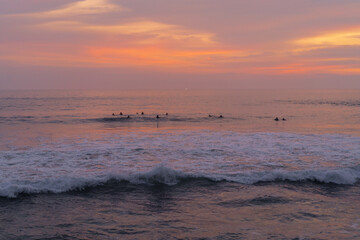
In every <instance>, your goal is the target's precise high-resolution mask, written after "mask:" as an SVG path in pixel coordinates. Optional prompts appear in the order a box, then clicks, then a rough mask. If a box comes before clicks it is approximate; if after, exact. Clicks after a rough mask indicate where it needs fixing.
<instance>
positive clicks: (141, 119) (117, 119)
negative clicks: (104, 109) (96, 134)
mask: <svg viewBox="0 0 360 240" xmlns="http://www.w3.org/2000/svg"><path fill="white" fill-rule="evenodd" d="M215 119H219V120H222V119H231V120H243V119H242V118H233V117H230V118H229V117H227V118H220V117H219V116H217V115H214V116H211V117H206V116H204V117H180V116H172V117H170V116H163V115H159V118H157V117H156V115H153V116H146V117H143V116H137V115H135V116H131V115H130V118H128V117H127V115H126V116H114V117H105V118H96V119H86V120H85V121H96V122H105V123H106V122H159V121H161V122H163V121H168V122H204V121H210V120H215Z"/></svg>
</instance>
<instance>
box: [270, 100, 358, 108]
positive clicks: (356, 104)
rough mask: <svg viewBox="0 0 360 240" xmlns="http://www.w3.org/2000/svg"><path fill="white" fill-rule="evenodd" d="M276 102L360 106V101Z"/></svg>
mask: <svg viewBox="0 0 360 240" xmlns="http://www.w3.org/2000/svg"><path fill="white" fill-rule="evenodd" d="M275 102H289V103H292V104H303V105H333V106H347V107H358V106H360V101H359V100H352V101H341V100H340V101H330V100H328V101H327V100H302V101H296V100H276V101H275Z"/></svg>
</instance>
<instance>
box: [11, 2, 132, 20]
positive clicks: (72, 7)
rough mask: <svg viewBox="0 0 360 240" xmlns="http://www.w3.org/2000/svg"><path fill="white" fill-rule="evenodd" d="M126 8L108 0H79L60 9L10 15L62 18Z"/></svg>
mask: <svg viewBox="0 0 360 240" xmlns="http://www.w3.org/2000/svg"><path fill="white" fill-rule="evenodd" d="M122 10H126V9H125V8H124V7H121V6H119V5H115V4H112V3H109V1H108V0H81V1H77V2H75V3H70V4H68V5H65V6H63V7H62V8H60V9H55V10H50V11H45V12H35V13H29V14H14V15H10V16H28V17H37V18H62V17H70V16H78V15H88V14H100V13H108V12H115V11H122Z"/></svg>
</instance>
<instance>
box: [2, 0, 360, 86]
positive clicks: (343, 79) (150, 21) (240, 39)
mask: <svg viewBox="0 0 360 240" xmlns="http://www.w3.org/2000/svg"><path fill="white" fill-rule="evenodd" d="M359 12H360V2H359V1H358V0H356V1H355V0H352V1H350V0H345V1H335V0H318V1H310V0H305V1H304V0H293V1H288V0H273V1H260V0H254V1H245V0H244V1H243V0H226V1H221V2H220V1H216V0H208V1H203V0H192V1H190V0H173V1H169V0H152V1H148V0H81V1H72V0H33V1H28V0H12V1H8V0H0V29H1V32H2V33H1V35H0V89H18V88H20V89H23V88H25V89H27V88H87V87H89V88H109V89H112V88H120V89H121V88H139V89H140V88H149V87H150V88H163V87H164V86H166V88H183V87H194V88H206V87H208V86H210V87H211V88H222V87H228V88H236V87H239V88H247V87H248V88H262V87H265V88H266V87H281V86H285V87H300V88H301V87H306V88H311V87H316V88H317V87H323V88H326V87H350V88H355V87H357V88H358V87H360V14H359ZM61 75H63V77H64V78H65V77H66V79H67V80H66V81H65V80H64V81H63V80H62V78H61ZM101 76H103V77H101ZM189 79H191V81H190V80H189ZM305 82H306V83H305ZM224 83H226V84H225V85H224ZM312 83H313V84H312Z"/></svg>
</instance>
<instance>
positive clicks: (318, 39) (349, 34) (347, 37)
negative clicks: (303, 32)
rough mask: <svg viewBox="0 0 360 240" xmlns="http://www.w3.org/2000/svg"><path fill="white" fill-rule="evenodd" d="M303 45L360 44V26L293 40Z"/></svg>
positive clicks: (315, 46)
mask: <svg viewBox="0 0 360 240" xmlns="http://www.w3.org/2000/svg"><path fill="white" fill-rule="evenodd" d="M293 43H294V44H296V45H298V46H304V47H314V48H317V47H333V46H360V28H357V29H351V30H345V31H344V30H342V31H336V32H332V33H326V34H322V35H318V36H313V37H307V38H301V39H297V40H295V41H293Z"/></svg>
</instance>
